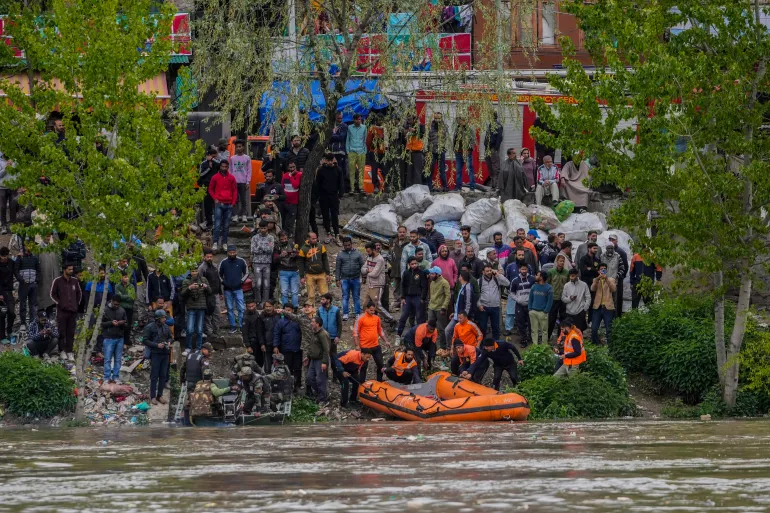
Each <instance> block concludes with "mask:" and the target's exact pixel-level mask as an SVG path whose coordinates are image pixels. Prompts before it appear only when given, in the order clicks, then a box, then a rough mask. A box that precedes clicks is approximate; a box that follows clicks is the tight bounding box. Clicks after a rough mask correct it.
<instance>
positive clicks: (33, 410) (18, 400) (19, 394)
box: [0, 351, 76, 417]
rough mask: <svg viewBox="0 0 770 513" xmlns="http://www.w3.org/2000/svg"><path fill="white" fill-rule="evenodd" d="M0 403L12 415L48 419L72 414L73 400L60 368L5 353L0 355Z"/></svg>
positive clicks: (70, 388) (34, 359)
mask: <svg viewBox="0 0 770 513" xmlns="http://www.w3.org/2000/svg"><path fill="white" fill-rule="evenodd" d="M0 402H4V403H7V404H8V410H9V411H10V412H11V413H13V414H15V415H19V416H27V415H31V416H39V417H52V416H54V415H57V414H59V413H64V412H69V411H72V410H73V409H74V407H75V403H76V398H75V394H74V385H73V383H72V379H70V375H69V373H68V372H67V371H66V370H65V369H64V368H63V367H60V366H59V365H48V364H44V363H43V362H41V361H40V360H38V359H37V358H30V357H28V356H24V355H22V354H21V353H15V352H10V351H6V352H5V353H2V354H0Z"/></svg>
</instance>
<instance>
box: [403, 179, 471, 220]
mask: <svg viewBox="0 0 770 513" xmlns="http://www.w3.org/2000/svg"><path fill="white" fill-rule="evenodd" d="M413 187H414V186H413ZM464 212H465V199H464V198H463V197H462V196H460V195H459V194H442V195H441V196H436V197H435V198H433V204H431V206H429V207H428V208H427V209H425V212H424V213H423V215H422V220H423V221H426V220H427V219H433V221H434V222H435V223H440V222H441V221H459V220H460V219H461V218H462V217H463V213H464Z"/></svg>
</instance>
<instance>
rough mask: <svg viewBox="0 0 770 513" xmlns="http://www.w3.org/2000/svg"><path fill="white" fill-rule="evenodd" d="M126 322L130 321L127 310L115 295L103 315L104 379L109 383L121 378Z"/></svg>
mask: <svg viewBox="0 0 770 513" xmlns="http://www.w3.org/2000/svg"><path fill="white" fill-rule="evenodd" d="M126 322H128V318H127V317H126V311H125V310H123V309H122V308H121V307H120V299H118V298H116V297H114V296H113V298H112V299H111V300H110V302H109V303H108V307H107V308H105V309H104V314H103V315H102V337H104V342H103V345H104V381H106V382H109V383H115V382H117V381H119V380H120V366H121V365H122V362H123V338H124V335H125V331H126Z"/></svg>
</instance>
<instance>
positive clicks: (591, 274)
mask: <svg viewBox="0 0 770 513" xmlns="http://www.w3.org/2000/svg"><path fill="white" fill-rule="evenodd" d="M598 252H599V246H598V245H597V244H596V243H595V242H589V243H588V253H586V254H585V255H583V256H582V257H581V258H580V261H579V262H578V270H579V271H580V279H581V280H583V281H584V282H585V283H586V284H587V285H588V288H589V289H590V288H591V284H592V283H593V282H594V278H597V277H598V276H599V264H600V263H601V260H599V257H598V256H597V254H598ZM594 296H596V292H593V291H592V292H591V304H590V305H588V320H589V322H590V321H591V320H592V319H593V314H594Z"/></svg>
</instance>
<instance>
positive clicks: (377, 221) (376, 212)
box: [356, 205, 398, 237]
mask: <svg viewBox="0 0 770 513" xmlns="http://www.w3.org/2000/svg"><path fill="white" fill-rule="evenodd" d="M356 224H358V226H360V227H361V228H363V229H364V230H369V231H370V232H374V233H376V234H379V235H385V236H386V237H392V236H394V235H396V234H397V233H398V216H397V215H396V213H395V212H394V211H393V210H392V209H391V208H390V205H377V206H376V207H374V208H373V209H371V210H370V211H369V212H367V213H366V214H365V215H364V216H362V217H361V218H360V219H358V220H357V221H356Z"/></svg>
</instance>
